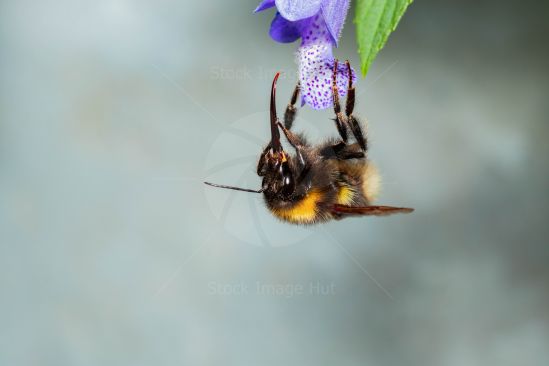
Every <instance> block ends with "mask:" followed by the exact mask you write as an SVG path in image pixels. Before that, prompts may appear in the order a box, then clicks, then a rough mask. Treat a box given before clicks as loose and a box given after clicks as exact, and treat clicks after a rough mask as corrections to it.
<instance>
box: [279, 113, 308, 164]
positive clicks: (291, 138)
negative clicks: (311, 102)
mask: <svg viewBox="0 0 549 366" xmlns="http://www.w3.org/2000/svg"><path fill="white" fill-rule="evenodd" d="M278 126H279V127H280V129H281V130H282V132H284V135H285V136H286V139H288V142H289V143H290V145H292V147H293V148H294V149H295V153H296V155H297V159H298V160H299V164H301V166H302V167H303V166H305V158H304V157H303V152H302V148H303V144H302V142H301V139H300V138H299V136H298V135H296V134H294V133H293V132H292V131H290V130H289V129H287V128H286V127H284V125H282V123H280V122H278Z"/></svg>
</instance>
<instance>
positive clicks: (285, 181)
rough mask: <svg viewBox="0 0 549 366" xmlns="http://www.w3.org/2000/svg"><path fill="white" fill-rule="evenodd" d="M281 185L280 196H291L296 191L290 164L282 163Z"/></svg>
mask: <svg viewBox="0 0 549 366" xmlns="http://www.w3.org/2000/svg"><path fill="white" fill-rule="evenodd" d="M280 175H281V184H282V186H281V187H280V194H281V195H282V196H283V197H289V196H291V195H292V194H293V193H294V191H295V182H294V175H293V174H292V171H291V170H290V166H289V165H288V162H284V163H282V165H281V166H280Z"/></svg>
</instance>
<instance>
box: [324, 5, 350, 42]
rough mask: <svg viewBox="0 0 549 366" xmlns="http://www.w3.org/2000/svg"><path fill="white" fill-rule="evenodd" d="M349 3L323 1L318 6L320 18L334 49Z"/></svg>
mask: <svg viewBox="0 0 549 366" xmlns="http://www.w3.org/2000/svg"><path fill="white" fill-rule="evenodd" d="M349 3H350V0H323V1H322V5H321V6H320V10H321V12H322V16H323V17H324V21H325V22H326V26H327V27H328V31H329V32H330V35H331V36H332V39H333V41H334V44H335V45H336V47H337V40H338V39H339V36H340V35H341V30H342V29H343V23H345V17H346V16H347V11H348V10H349Z"/></svg>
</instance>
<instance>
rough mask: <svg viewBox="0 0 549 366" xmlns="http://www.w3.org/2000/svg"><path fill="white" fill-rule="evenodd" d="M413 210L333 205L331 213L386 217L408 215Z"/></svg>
mask: <svg viewBox="0 0 549 366" xmlns="http://www.w3.org/2000/svg"><path fill="white" fill-rule="evenodd" d="M413 211H414V209H413V208H407V207H392V206H362V207H353V206H345V205H338V204H335V205H334V206H333V208H332V212H333V213H334V214H336V215H339V216H388V215H392V214H396V213H410V212H413Z"/></svg>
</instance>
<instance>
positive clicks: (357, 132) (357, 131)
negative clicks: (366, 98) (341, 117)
mask: <svg viewBox="0 0 549 366" xmlns="http://www.w3.org/2000/svg"><path fill="white" fill-rule="evenodd" d="M345 64H346V65H347V71H348V72H349V86H348V87H347V101H346V103H345V115H346V116H347V122H348V124H349V127H351V132H352V133H353V136H354V137H355V139H356V142H358V144H359V145H360V147H361V149H362V150H363V151H366V149H367V142H366V138H365V137H364V133H363V132H362V128H361V127H360V123H359V122H358V121H357V120H356V118H355V117H354V116H353V110H354V108H355V87H354V86H353V73H352V71H351V64H350V63H349V60H347V61H345Z"/></svg>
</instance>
